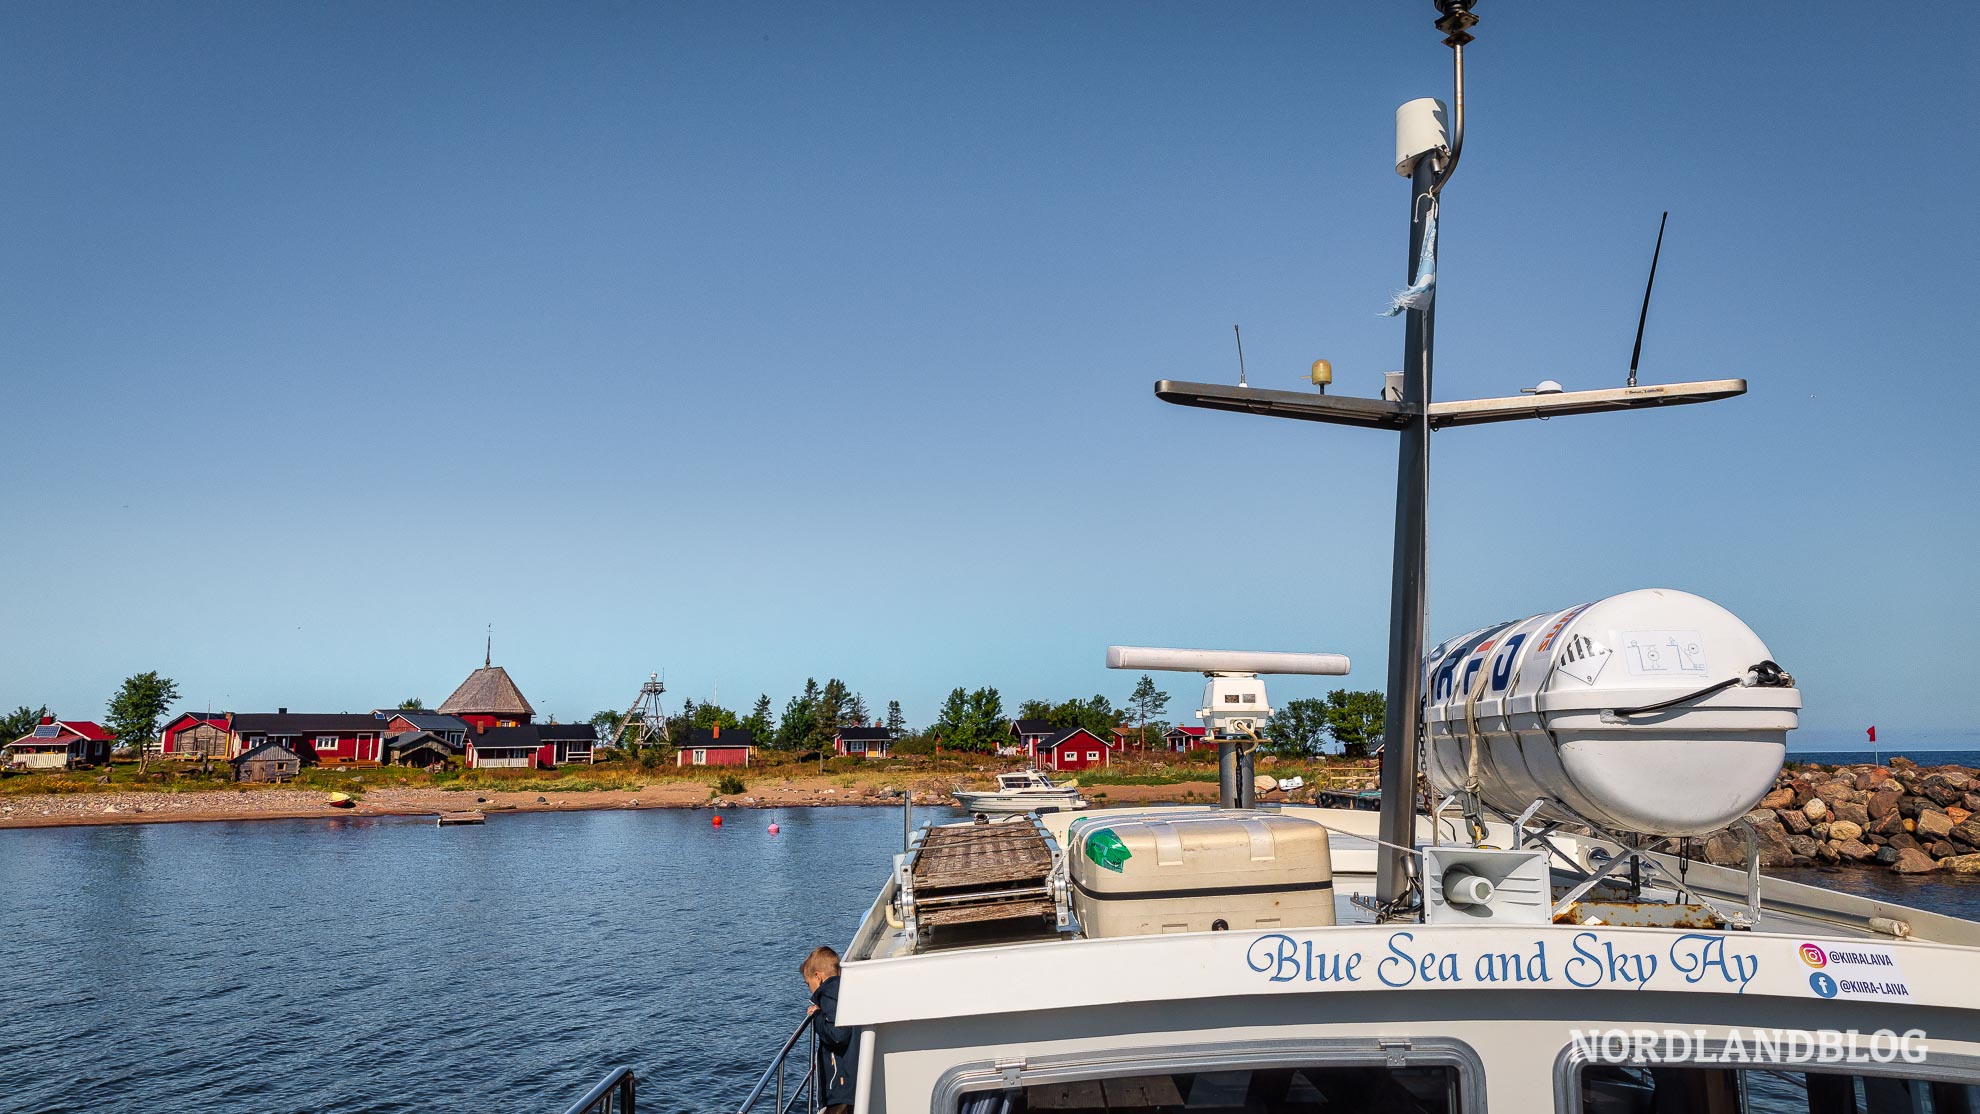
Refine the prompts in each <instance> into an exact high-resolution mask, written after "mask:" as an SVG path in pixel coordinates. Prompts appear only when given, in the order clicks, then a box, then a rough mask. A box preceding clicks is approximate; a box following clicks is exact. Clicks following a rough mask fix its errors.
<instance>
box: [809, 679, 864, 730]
mask: <svg viewBox="0 0 1980 1114" xmlns="http://www.w3.org/2000/svg"><path fill="white" fill-rule="evenodd" d="M852 702H853V693H852V690H851V689H850V688H847V687H846V683H845V682H844V681H841V680H839V679H838V678H837V677H833V678H832V679H830V680H828V681H826V682H825V687H824V688H823V689H821V690H819V693H818V700H817V702H816V703H814V704H813V705H812V706H811V712H812V729H811V736H810V738H809V739H807V740H806V741H807V742H809V743H810V744H811V745H812V746H819V747H822V746H829V745H831V742H832V737H833V736H835V735H837V734H838V733H839V728H841V727H846V726H848V724H847V723H846V713H847V712H848V711H850V710H851V706H852Z"/></svg>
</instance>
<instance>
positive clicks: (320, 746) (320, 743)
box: [310, 735, 343, 750]
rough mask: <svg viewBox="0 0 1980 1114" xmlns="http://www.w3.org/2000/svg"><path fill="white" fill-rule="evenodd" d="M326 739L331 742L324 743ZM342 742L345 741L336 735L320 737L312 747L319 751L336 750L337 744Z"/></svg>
mask: <svg viewBox="0 0 1980 1114" xmlns="http://www.w3.org/2000/svg"><path fill="white" fill-rule="evenodd" d="M325 739H328V740H329V742H328V743H327V744H326V743H325V742H324V740H325ZM341 742H343V740H342V739H340V738H338V737H337V736H335V735H318V736H317V737H316V740H315V742H313V743H311V744H310V745H311V746H312V747H314V748H315V749H317V750H336V749H337V744H339V743H341Z"/></svg>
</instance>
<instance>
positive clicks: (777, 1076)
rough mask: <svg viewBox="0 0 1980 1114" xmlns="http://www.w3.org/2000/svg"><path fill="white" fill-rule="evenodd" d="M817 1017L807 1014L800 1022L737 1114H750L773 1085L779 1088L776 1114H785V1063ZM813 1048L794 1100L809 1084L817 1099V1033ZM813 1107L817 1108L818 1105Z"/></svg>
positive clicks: (794, 1093) (813, 1036) (813, 1039)
mask: <svg viewBox="0 0 1980 1114" xmlns="http://www.w3.org/2000/svg"><path fill="white" fill-rule="evenodd" d="M815 1016H817V1015H816V1014H809V1013H807V1014H805V1015H804V1020H803V1021H800V1022H798V1027H797V1028H796V1029H793V1030H791V1035H790V1038H789V1039H787V1040H786V1041H784V1047H782V1048H780V1049H778V1050H777V1055H776V1056H775V1057H774V1058H772V1059H771V1061H770V1066H769V1067H767V1068H765V1069H763V1077H762V1078H761V1079H758V1080H757V1081H756V1086H754V1087H752V1088H750V1092H749V1097H748V1098H746V1099H744V1100H743V1101H742V1105H741V1106H739V1107H737V1108H736V1114H749V1112H750V1111H751V1110H752V1109H754V1108H755V1106H756V1102H757V1100H758V1099H760V1098H762V1097H763V1092H765V1091H767V1090H769V1089H770V1085H771V1084H772V1083H775V1084H776V1086H777V1105H776V1106H775V1107H774V1108H773V1109H774V1111H775V1114H785V1111H786V1110H787V1109H788V1107H789V1104H788V1103H786V1102H785V1101H784V1062H785V1061H786V1060H789V1059H790V1057H791V1049H793V1048H795V1047H797V1042H798V1038H800V1037H802V1036H804V1034H805V1031H806V1030H808V1029H810V1028H811V1019H812V1018H813V1017H815ZM811 1048H812V1056H811V1066H810V1067H808V1068H806V1069H805V1073H804V1078H803V1079H800V1080H798V1085H797V1088H796V1089H795V1090H794V1091H793V1093H792V1095H791V1097H792V1098H793V1099H795V1098H797V1092H798V1091H802V1090H804V1087H805V1084H807V1083H810V1084H812V1097H813V1098H816V1097H817V1093H818V1088H817V1086H816V1081H815V1080H814V1079H813V1078H812V1077H813V1076H814V1075H816V1074H817V1071H818V1055H817V1052H818V1034H817V1033H816V1032H813V1033H812V1045H811ZM812 1105H813V1106H814V1107H815V1106H816V1103H814V1104H812Z"/></svg>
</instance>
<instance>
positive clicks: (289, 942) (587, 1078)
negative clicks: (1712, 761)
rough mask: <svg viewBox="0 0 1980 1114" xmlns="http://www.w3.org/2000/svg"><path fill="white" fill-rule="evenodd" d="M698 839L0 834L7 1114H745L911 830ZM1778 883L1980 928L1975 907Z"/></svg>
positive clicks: (847, 820) (178, 829)
mask: <svg viewBox="0 0 1980 1114" xmlns="http://www.w3.org/2000/svg"><path fill="white" fill-rule="evenodd" d="M953 815H955V814H954V813H953V812H952V811H950V810H938V809H927V810H920V811H919V812H918V813H917V816H918V817H920V818H922V819H933V818H938V817H939V818H943V819H946V818H949V817H951V816H953ZM709 818H710V814H709V813H707V812H702V811H694V812H684V811H672V810H653V811H645V812H580V813H562V814H542V813H539V814H533V815H518V814H510V815H501V814H497V815H495V816H493V817H491V818H490V819H489V822H488V823H487V824H486V825H485V826H482V827H463V828H447V829H441V828H437V827H435V826H434V825H433V824H432V822H431V821H430V820H429V821H425V822H421V821H419V820H415V819H409V818H408V819H396V818H395V819H351V820H333V821H256V822H243V823H213V824H154V825H143V826H131V827H101V828H51V829H41V830H14V831H4V832H0V940H4V941H5V943H4V950H5V954H6V955H7V957H8V958H7V961H6V965H5V968H4V971H3V972H0V1019H4V1028H5V1032H6V1034H7V1035H8V1037H9V1039H10V1041H11V1045H12V1049H13V1051H12V1052H11V1053H10V1054H9V1055H8V1057H7V1061H6V1064H5V1067H4V1068H0V1112H15V1111H34V1112H46V1111H69V1110H152V1111H178V1110H188V1111H195V1110H196V1111H207V1110H211V1111H253V1112H257V1114H261V1112H274V1111H381V1112H382V1111H412V1110H420V1111H456V1110H458V1111H469V1110H474V1111H480V1110H488V1109H503V1110H509V1109H516V1110H524V1109H527V1110H561V1109H562V1108H563V1107H564V1106H565V1105H566V1104H568V1102H569V1101H570V1100H572V1099H574V1098H575V1097H576V1096H577V1095H578V1094H580V1093H582V1092H583V1091H584V1089H585V1088H587V1087H589V1086H590V1085H591V1084H592V1083H593V1082H594V1081H595V1080H596V1079H597V1078H598V1077H599V1076H600V1075H602V1074H603V1073H604V1072H605V1070H606V1069H607V1068H609V1067H611V1066H613V1065H616V1064H620V1063H628V1064H632V1065H633V1066H634V1067H635V1068H636V1069H637V1070H638V1071H639V1074H640V1079H641V1105H642V1107H643V1108H645V1109H650V1110H656V1111H677V1110H692V1111H706V1110H712V1109H721V1108H723V1107H725V1106H732V1105H733V1104H734V1103H736V1102H738V1101H739V1100H740V1099H741V1098H742V1095H743V1092H744V1091H746V1090H747V1084H748V1082H750V1081H751V1080H753V1078H754V1076H755V1075H756V1073H757V1072H758V1071H760V1070H761V1068H762V1067H763V1065H764V1064H765V1063H766V1062H767V1058H768V1056H769V1054H770V1053H771V1052H772V1051H774V1049H775V1048H776V1047H777V1045H778V1044H779V1043H781V1041H782V1040H783V1038H784V1037H785V1036H786V1035H787V1034H788V1033H789V1032H790V1030H791V1028H792V1027H793V1026H795V1025H796V1024H797V1021H798V1019H799V1018H800V1017H801V1016H802V1014H803V1011H804V1006H805V1000H804V994H803V984H802V983H801V982H800V981H799V979H798V976H797V963H798V961H799V959H801V958H802V957H803V954H804V952H805V951H807V950H808V949H809V948H810V946H811V945H812V944H814V943H819V942H823V943H830V944H833V945H834V946H838V945H842V944H844V942H845V941H846V939H847V938H848V937H849V936H850V935H851V933H852V931H853V928H854V927H855V926H856V924H857V923H858V920H859V917H860V915H861V913H862V912H864V910H865V908H866V906H867V904H868V903H869V902H870V901H871V900H872V898H873V895H874V894H875V893H876V892H877V889H878V887H879V886H880V884H881V883H882V881H884V879H885V874H886V870H887V863H888V856H889V855H890V854H891V853H892V852H893V851H894V850H895V849H896V848H897V847H898V846H899V841H900V814H899V813H898V812H897V811H895V810H893V809H881V808H874V809H867V808H832V809H787V810H781V811H776V812H734V811H731V812H727V813H725V815H724V825H723V827H722V828H720V829H716V828H714V827H712V826H711V825H710V823H709ZM773 820H775V821H776V822H777V823H779V824H780V825H781V827H782V829H783V830H782V832H781V834H779V835H776V836H772V835H769V834H768V832H767V830H766V828H767V826H768V825H769V823H770V822H771V821H773ZM1783 873H1784V875H1785V876H1787V877H1794V878H1798V879H1801V880H1805V881H1812V882H1814V883H1816V884H1818V885H1823V886H1828V887H1831V888H1839V889H1845V890H1850V891H1852V892H1859V893H1866V894H1871V895H1875V896H1883V897H1889V898H1891V899H1894V900H1897V901H1901V902H1904V903H1906V904H1911V905H1919V906H1923V907H1926V908H1932V909H1938V910H1942V911H1945V912H1951V913H1957V914H1961V915H1965V916H1980V881H1975V882H1962V881H1951V880H1934V881H1929V882H1928V881H1922V880H1918V879H1911V878H1902V877H1899V876H1897V875H1893V874H1889V873H1886V872H1882V871H1867V870H1856V871H1835V872H1815V871H1805V872H1783ZM29 1048H32V1049H33V1050H34V1051H33V1053H32V1054H28V1053H27V1052H26V1051H25V1050H27V1049H29Z"/></svg>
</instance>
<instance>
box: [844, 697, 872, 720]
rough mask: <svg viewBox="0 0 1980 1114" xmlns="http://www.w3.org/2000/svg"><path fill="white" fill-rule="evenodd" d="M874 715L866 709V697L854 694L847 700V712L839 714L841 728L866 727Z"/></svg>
mask: <svg viewBox="0 0 1980 1114" xmlns="http://www.w3.org/2000/svg"><path fill="white" fill-rule="evenodd" d="M871 718H873V713H872V712H871V711H869V710H868V709H867V707H866V697H864V696H861V695H860V694H858V693H853V694H852V696H851V697H850V698H848V699H847V700H846V706H845V710H844V711H842V712H840V713H839V726H840V727H865V726H867V721H868V720H869V719H871Z"/></svg>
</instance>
